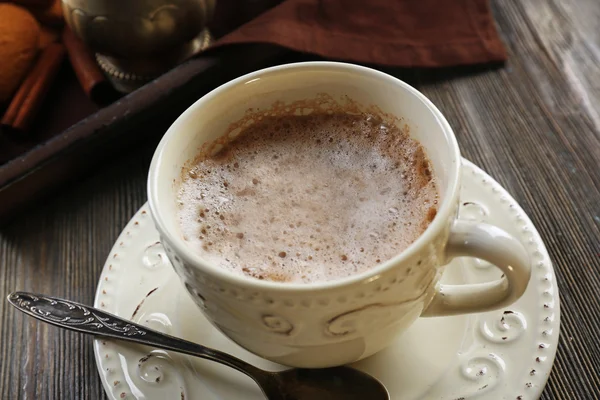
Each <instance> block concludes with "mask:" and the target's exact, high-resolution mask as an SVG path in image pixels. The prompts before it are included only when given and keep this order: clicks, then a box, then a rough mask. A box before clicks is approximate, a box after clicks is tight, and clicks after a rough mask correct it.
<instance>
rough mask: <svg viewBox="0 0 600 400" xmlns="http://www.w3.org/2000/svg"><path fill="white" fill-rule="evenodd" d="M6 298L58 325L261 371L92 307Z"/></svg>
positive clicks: (28, 296) (33, 297)
mask: <svg viewBox="0 0 600 400" xmlns="http://www.w3.org/2000/svg"><path fill="white" fill-rule="evenodd" d="M7 299H8V301H9V303H10V304H12V305H13V306H15V307H16V308H17V309H19V310H20V311H23V312H24V313H25V314H28V315H30V316H32V317H34V318H37V319H39V320H41V321H44V322H47V323H49V324H52V325H55V326H58V327H60V328H66V329H70V330H73V331H77V332H82V333H89V334H92V335H96V336H103V337H108V338H114V339H119V340H126V341H130V342H137V343H140V344H144V345H147V346H152V347H156V348H161V349H165V350H173V351H176V352H179V353H184V354H189V355H192V356H196V357H201V358H205V359H208V360H212V361H215V362H218V363H221V364H225V365H228V366H230V367H232V368H235V369H237V370H238V371H241V372H243V373H245V374H246V375H249V376H250V377H252V378H254V379H256V377H257V375H262V374H264V373H265V371H262V370H260V369H258V368H256V367H254V366H252V365H250V364H248V363H246V362H245V361H242V360H240V359H238V358H236V357H233V356H231V355H229V354H226V353H222V352H220V351H218V350H213V349H211V348H209V347H205V346H202V345H200V344H197V343H192V342H188V341H187V340H183V339H179V338H176V337H174V336H170V335H166V334H164V333H160V332H157V331H155V330H152V329H148V328H146V327H144V326H141V325H138V324H136V323H133V322H131V321H127V320H125V319H122V318H119V317H117V316H115V315H113V314H109V313H107V312H104V311H102V310H99V309H97V308H94V307H88V306H86V305H83V304H80V303H76V302H73V301H69V300H65V299H60V298H55V297H49V296H44V295H39V294H33V293H27V292H14V293H11V294H9V295H8V297H7Z"/></svg>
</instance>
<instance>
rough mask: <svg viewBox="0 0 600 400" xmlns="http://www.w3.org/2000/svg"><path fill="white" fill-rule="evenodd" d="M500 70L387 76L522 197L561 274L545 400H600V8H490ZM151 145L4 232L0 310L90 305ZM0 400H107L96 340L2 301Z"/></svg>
mask: <svg viewBox="0 0 600 400" xmlns="http://www.w3.org/2000/svg"><path fill="white" fill-rule="evenodd" d="M492 5H493V9H494V14H495V17H496V21H497V23H498V27H499V30H500V32H501V34H502V36H503V38H504V40H505V43H506V45H507V48H508V52H509V57H510V59H509V62H508V64H507V65H506V66H504V67H502V68H496V69H490V68H487V69H486V68H480V67H465V68H458V69H450V70H447V69H446V70H394V69H387V70H386V71H387V72H390V73H393V74H395V75H397V76H399V77H400V78H402V79H405V80H407V81H408V82H409V83H411V84H413V85H415V86H416V87H417V88H418V89H419V90H421V91H423V92H424V93H425V94H426V95H427V96H428V97H429V98H430V99H431V100H432V101H433V102H434V103H435V104H436V105H437V106H438V107H439V108H440V109H441V110H442V112H443V113H444V114H445V115H446V117H447V118H448V120H449V122H450V124H451V125H452V127H453V128H454V130H455V133H456V135H457V138H458V141H459V143H460V145H461V149H462V152H463V155H464V156H465V157H467V158H469V159H470V160H472V161H473V162H475V163H476V164H477V165H479V166H480V167H482V168H483V169H484V170H486V171H487V172H488V173H490V175H492V176H493V177H494V178H495V179H497V180H498V181H499V182H500V183H501V184H502V185H504V187H505V188H506V189H507V190H508V191H509V192H510V193H511V194H512V195H513V196H514V197H515V198H516V199H517V201H518V202H519V203H520V204H521V205H522V206H523V208H524V209H525V211H526V212H527V213H528V214H529V216H530V217H531V219H532V221H533V223H534V224H535V225H536V227H537V228H538V230H539V231H540V234H541V235H542V238H543V240H544V241H545V243H546V245H547V247H548V250H549V252H550V256H551V258H552V261H553V262H554V266H555V270H556V274H557V279H558V284H559V287H560V291H561V307H562V309H561V311H562V312H561V317H562V326H561V332H560V343H559V348H558V354H557V358H556V363H555V366H554V369H553V372H552V374H551V376H550V380H549V382H548V385H547V387H546V389H545V391H544V393H543V395H542V399H544V400H549V399H596V398H600V346H599V345H598V343H599V342H600V330H599V328H600V293H599V290H598V288H599V287H600V30H599V29H598V27H599V25H598V21H600V2H598V1H597V0H577V1H575V0H516V1H512V0H510V1H509V0H497V1H494V0H492ZM152 150H153V149H152V148H151V147H150V146H145V147H141V148H134V149H132V150H131V151H130V154H127V155H126V156H123V157H120V158H118V159H116V160H113V161H111V162H106V163H105V165H104V166H103V167H101V168H98V169H96V170H95V172H94V173H93V174H92V175H89V176H88V177H87V178H86V179H85V180H83V181H81V182H79V183H77V184H75V185H72V186H71V187H69V188H66V189H64V190H62V191H61V192H60V193H59V194H58V195H55V196H54V197H51V198H48V199H42V200H40V202H39V203H38V205H36V206H34V207H33V208H31V209H30V211H29V212H28V213H26V214H24V215H22V216H19V217H18V218H16V219H15V220H14V221H13V222H12V223H11V224H10V225H8V226H5V227H3V228H1V229H0V298H4V297H5V296H6V295H7V294H8V293H9V292H11V291H13V290H28V291H34V292H42V293H48V294H52V295H55V296H61V297H67V298H70V299H72V300H76V301H80V302H83V303H88V304H91V303H92V302H93V297H94V292H95V286H96V282H97V279H98V276H99V274H100V270H101V268H102V265H103V263H104V260H105V257H106V255H107V254H108V252H109V250H110V248H111V246H112V244H113V242H114V240H115V239H116V238H117V236H118V234H119V233H120V230H121V229H122V228H123V226H124V225H125V224H126V223H127V221H128V220H129V218H130V217H131V216H132V215H133V214H134V212H135V211H136V210H137V209H138V208H139V207H140V206H141V205H142V204H143V203H144V202H145V199H146V192H145V178H146V173H147V167H148V164H149V160H150V156H151V153H152ZM0 335H1V336H0V398H1V399H59V398H64V399H101V398H104V393H103V390H102V386H101V384H100V380H99V377H98V373H97V371H96V365H95V362H94V359H93V352H92V345H91V344H92V341H91V340H90V338H89V337H85V336H82V335H76V334H73V333H69V332H64V331H61V330H59V329H57V328H54V327H50V326H47V325H44V324H41V323H38V322H36V321H34V320H32V319H30V318H26V317H25V316H23V315H21V314H17V313H16V312H15V311H14V310H13V309H12V307H10V306H9V305H8V304H7V303H6V302H5V301H0Z"/></svg>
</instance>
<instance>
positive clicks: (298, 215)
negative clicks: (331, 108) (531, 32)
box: [178, 111, 437, 282]
mask: <svg viewBox="0 0 600 400" xmlns="http://www.w3.org/2000/svg"><path fill="white" fill-rule="evenodd" d="M382 124H383V123H382V122H381V120H379V119H378V118H377V117H375V116H366V115H346V114H332V115H330V114H326V113H324V114H318V113H317V112H316V111H313V112H312V113H311V114H310V116H285V117H272V116H264V118H263V119H261V120H259V121H255V123H254V124H252V125H250V126H249V127H247V128H246V129H245V130H244V131H242V133H241V134H240V135H239V136H238V137H237V139H236V140H235V141H234V142H233V143H231V144H229V145H228V146H226V149H225V150H223V151H221V153H219V154H217V155H216V156H215V157H209V158H205V159H203V160H201V161H200V162H199V163H198V164H197V165H195V166H194V167H192V168H191V169H190V171H188V173H187V174H186V175H185V177H184V181H183V182H182V185H181V187H180V191H179V197H178V201H179V203H180V204H181V205H182V206H181V207H180V209H179V210H178V217H179V222H180V226H181V230H182V235H183V236H184V237H186V238H187V240H188V243H189V245H190V246H191V247H192V248H194V249H196V250H197V251H198V252H200V253H201V255H202V256H203V257H204V258H205V259H206V260H207V261H209V262H212V263H214V264H217V265H219V266H220V267H222V268H225V269H227V270H230V271H232V272H234V273H237V274H242V275H248V276H252V277H255V278H257V279H269V280H275V281H296V282H314V281H327V280H334V279H339V278H341V277H345V276H348V275H351V274H355V273H358V272H362V271H364V270H366V269H368V268H371V267H373V266H374V265H376V264H378V263H380V262H382V261H385V260H388V259H390V258H392V257H394V256H395V255H397V254H398V253H400V252H401V251H402V250H403V249H404V248H406V247H407V246H408V245H409V244H410V243H412V242H413V241H414V240H415V239H416V238H417V237H418V236H419V235H420V234H421V233H422V232H423V230H424V229H425V228H426V226H427V224H428V223H429V222H430V220H431V219H433V216H435V212H436V209H435V204H437V189H436V185H435V178H434V177H433V175H432V173H431V167H430V165H429V163H428V161H427V158H426V156H425V154H424V151H423V149H422V147H421V146H420V145H419V144H418V143H417V142H415V141H414V140H412V139H410V138H409V137H408V136H407V135H406V133H404V132H402V131H401V130H400V129H398V128H397V127H395V126H390V125H385V126H384V127H385V134H382V133H381V131H382V130H383V129H382ZM282 127H285V129H282ZM223 153H224V154H223ZM232 166H233V167H232Z"/></svg>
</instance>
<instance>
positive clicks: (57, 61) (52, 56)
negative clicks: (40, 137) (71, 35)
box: [0, 43, 65, 131]
mask: <svg viewBox="0 0 600 400" xmlns="http://www.w3.org/2000/svg"><path fill="white" fill-rule="evenodd" d="M64 54H65V48H64V46H63V45H62V44H60V43H52V44H50V45H48V46H47V47H46V48H45V49H44V50H43V51H42V54H40V56H39V57H38V59H37V61H36V63H35V65H34V67H33V68H32V70H31V71H30V72H29V74H28V75H27V77H26V78H25V80H24V81H23V83H21V86H19V89H18V90H17V93H16V94H15V96H14V97H13V99H12V101H11V102H10V105H9V106H8V109H7V110H6V112H5V113H4V116H3V117H2V121H1V122H0V123H1V125H2V126H6V127H9V128H12V129H14V130H18V131H26V130H27V129H28V128H29V126H30V125H31V123H32V122H33V119H34V118H35V115H36V113H37V111H38V110H39V108H40V105H41V104H42V101H43V100H44V98H45V97H46V94H47V92H48V89H50V86H51V84H52V82H53V81H54V78H55V76H56V73H57V72H58V69H59V67H60V65H61V62H62V60H63V57H64Z"/></svg>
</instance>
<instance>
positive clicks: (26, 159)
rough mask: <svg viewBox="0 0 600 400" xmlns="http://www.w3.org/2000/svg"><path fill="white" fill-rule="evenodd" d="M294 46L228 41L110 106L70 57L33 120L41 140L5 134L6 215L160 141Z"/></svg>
mask: <svg viewBox="0 0 600 400" xmlns="http://www.w3.org/2000/svg"><path fill="white" fill-rule="evenodd" d="M287 54H289V52H288V51H286V50H284V49H281V48H276V47H273V46H268V45H245V46H232V47H226V48H223V49H221V50H220V51H219V52H214V53H211V55H209V56H200V57H198V58H195V59H191V60H189V61H187V62H185V63H184V64H182V65H180V66H178V67H176V68H174V69H173V70H171V71H169V72H168V73H166V74H164V75H163V76H161V77H159V78H158V79H156V80H154V81H152V82H150V83H148V84H146V85H145V86H144V87H142V88H140V89H138V90H136V91H135V92H133V93H131V94H129V95H127V96H125V97H123V98H122V99H120V100H118V101H116V102H115V103H113V104H111V105H109V106H107V107H105V108H102V109H99V108H98V107H97V106H95V105H94V104H93V103H91V102H90V100H88V99H87V98H86V97H85V95H84V94H83V92H82V91H81V89H80V88H79V86H78V84H77V82H76V81H75V79H74V76H73V73H72V71H71V70H70V67H69V66H68V64H67V63H65V64H66V65H65V66H63V70H62V71H61V73H60V74H61V76H60V77H59V79H57V84H55V85H54V86H55V87H53V88H52V90H51V93H50V96H49V98H50V99H52V102H51V104H49V106H48V107H46V108H45V109H44V111H43V113H42V115H40V116H39V118H38V119H37V121H36V126H34V128H33V131H34V133H35V134H36V140H37V141H36V142H32V141H29V140H28V139H27V138H23V139H21V140H19V141H17V143H16V144H15V141H14V139H13V140H11V141H10V144H9V142H8V141H5V140H3V139H0V150H2V152H1V153H2V154H4V155H5V156H4V157H5V159H4V160H0V221H3V220H6V219H7V218H8V217H9V216H12V215H15V212H16V211H18V210H20V209H22V208H23V207H24V206H26V205H27V204H30V203H31V202H32V201H34V200H36V199H40V198H41V197H42V196H43V195H44V194H47V193H48V192H49V191H51V190H52V189H54V188H57V187H60V184H64V183H65V182H67V181H69V180H73V179H75V178H77V177H79V176H81V175H82V174H83V173H85V172H86V170H88V168H90V167H92V166H94V165H96V164H97V163H98V162H99V161H102V160H106V159H107V158H109V157H111V156H114V155H115V154H117V153H119V152H122V151H124V150H125V149H128V148H130V146H131V145H132V144H135V143H137V144H141V143H143V142H148V141H151V140H154V141H158V139H159V138H160V137H161V136H162V134H163V133H164V132H165V130H166V129H167V128H168V126H169V125H170V124H171V123H172V122H173V121H174V120H175V119H176V118H177V116H179V114H181V113H182V112H183V111H184V110H185V109H186V108H187V107H189V105H191V104H192V103H193V102H194V101H196V100H197V99H199V98H200V97H201V96H202V95H204V94H205V93H207V92H209V91H210V90H212V89H214V88H215V87H217V86H219V85H221V84H222V83H224V82H226V81H228V80H231V79H233V78H235V77H237V76H240V75H243V74H245V73H248V72H251V71H254V70H257V69H260V68H264V67H267V66H270V65H274V64H277V63H281V62H285V57H286V55H287ZM9 146H10V147H9ZM6 154H8V155H9V156H10V155H14V156H12V157H7V156H6Z"/></svg>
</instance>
